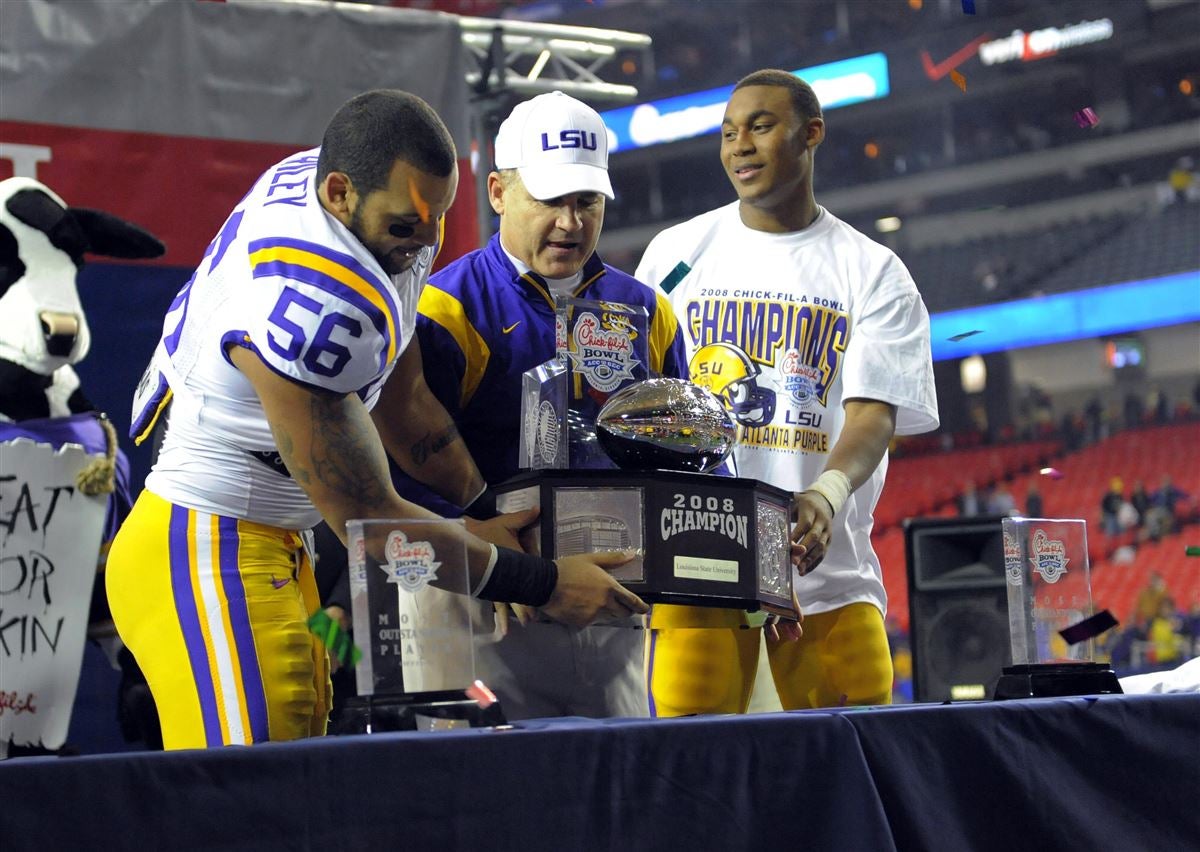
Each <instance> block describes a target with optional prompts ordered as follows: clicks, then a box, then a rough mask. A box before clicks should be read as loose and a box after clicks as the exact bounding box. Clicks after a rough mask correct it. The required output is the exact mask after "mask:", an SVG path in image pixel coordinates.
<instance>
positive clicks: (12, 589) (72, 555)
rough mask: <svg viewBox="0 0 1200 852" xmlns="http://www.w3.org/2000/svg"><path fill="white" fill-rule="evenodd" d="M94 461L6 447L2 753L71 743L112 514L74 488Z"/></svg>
mask: <svg viewBox="0 0 1200 852" xmlns="http://www.w3.org/2000/svg"><path fill="white" fill-rule="evenodd" d="M89 460H90V457H89V456H88V455H87V454H86V453H85V452H84V451H83V449H82V448H81V447H79V446H78V445H73V444H72V445H67V446H64V447H63V448H62V449H61V450H59V451H55V450H54V449H53V448H52V447H50V446H49V445H46V444H35V443H33V442H32V441H29V440H27V439H24V438H19V439H17V440H15V441H10V442H7V443H3V444H0V754H3V753H4V752H6V751H7V745H8V743H10V742H12V743H16V744H17V745H39V744H40V745H42V746H44V747H46V748H58V747H60V746H61V745H62V744H63V743H64V742H65V741H66V738H67V728H68V726H69V725H70V722H71V707H72V705H73V704H74V703H75V690H76V688H77V686H78V684H79V669H80V666H81V665H82V663H83V642H84V638H85V634H86V632H87V618H88V608H89V606H90V604H91V599H92V583H93V582H94V581H95V579H96V560H97V557H98V555H99V553H100V539H101V537H102V535H103V532H104V516H105V511H106V508H107V500H106V498H105V497H87V496H85V495H83V494H81V493H80V492H79V491H78V489H76V487H75V475H76V474H77V473H78V472H79V470H80V469H81V468H83V466H84V465H86V464H87V463H88V461H89Z"/></svg>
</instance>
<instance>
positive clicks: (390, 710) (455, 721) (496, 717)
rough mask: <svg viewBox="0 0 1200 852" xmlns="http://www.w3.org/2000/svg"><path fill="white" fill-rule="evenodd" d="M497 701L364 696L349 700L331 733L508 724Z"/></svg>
mask: <svg viewBox="0 0 1200 852" xmlns="http://www.w3.org/2000/svg"><path fill="white" fill-rule="evenodd" d="M507 723H508V720H507V719H505V718H504V711H503V710H502V709H501V707H500V702H499V701H497V702H495V703H493V704H490V705H488V706H487V707H480V706H479V702H477V701H474V700H473V699H470V698H464V697H463V694H462V692H460V691H456V690H451V691H447V692H426V693H421V694H417V695H363V696H358V697H355V698H350V699H347V701H346V706H345V707H344V708H343V709H342V715H341V718H340V719H339V721H338V725H337V729H336V730H334V731H332V732H331V733H334V734H337V735H339V736H342V735H346V734H375V733H384V732H387V731H436V730H442V729H449V728H491V727H495V726H496V725H505V724H507Z"/></svg>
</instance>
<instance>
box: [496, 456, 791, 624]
mask: <svg viewBox="0 0 1200 852" xmlns="http://www.w3.org/2000/svg"><path fill="white" fill-rule="evenodd" d="M495 491H496V493H497V502H496V505H497V507H498V508H499V509H500V511H502V512H511V511H519V510H522V509H526V508H531V507H533V506H539V507H540V508H541V516H540V518H539V528H538V530H537V534H536V536H535V537H536V539H537V541H536V544H537V546H538V547H540V552H541V554H542V555H544V556H547V557H549V558H551V559H558V558H560V557H563V556H573V555H576V554H580V553H588V552H591V551H604V550H634V551H636V552H638V556H637V557H636V558H635V559H634V560H633V561H632V562H630V563H628V564H626V565H623V566H621V567H620V568H618V569H616V570H614V571H613V572H612V574H613V576H614V577H615V578H616V579H617V580H618V581H620V583H621V584H622V585H624V586H625V587H626V588H628V589H629V590H630V591H632V592H634V593H636V594H637V595H639V596H640V597H641V598H642V599H643V600H645V601H647V602H649V603H668V604H685V605H691V606H708V607H721V608H725V609H741V610H749V611H752V612H753V611H758V610H764V611H766V612H768V613H771V614H773V615H780V616H784V617H787V618H793V619H794V618H796V616H797V613H796V611H795V609H794V608H793V605H792V576H793V570H792V564H791V559H790V553H791V549H790V532H791V528H790V523H789V518H790V512H791V503H792V495H791V494H790V493H789V492H787V491H784V490H783V489H781V488H775V487H774V486H771V485H767V484H765V483H762V482H758V481H757V480H753V479H741V478H735V477H724V476H711V475H707V474H700V473H686V472H680V471H667V470H655V471H628V470H539V471H530V472H529V473H523V474H520V475H518V476H516V477H514V478H513V479H510V480H509V481H508V482H505V483H503V484H502V485H499V486H496V487H495Z"/></svg>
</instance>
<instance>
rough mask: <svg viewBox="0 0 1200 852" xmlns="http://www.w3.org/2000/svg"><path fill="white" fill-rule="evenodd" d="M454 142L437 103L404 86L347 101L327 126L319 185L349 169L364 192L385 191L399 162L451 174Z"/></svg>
mask: <svg viewBox="0 0 1200 852" xmlns="http://www.w3.org/2000/svg"><path fill="white" fill-rule="evenodd" d="M456 157H457V155H456V153H455V150H454V140H453V139H451V138H450V131H449V130H447V129H446V125H445V123H444V122H443V121H442V119H441V118H440V117H439V116H438V114H437V113H436V112H434V111H433V107H431V106H430V105H429V104H427V103H425V101H423V100H421V99H420V98H418V97H417V96H416V95H412V94H409V93H408V92H402V91H400V90H399V89H375V90H373V91H370V92H363V93H362V94H361V95H356V96H354V97H353V98H351V99H350V100H348V101H346V103H344V104H343V105H342V106H341V108H340V109H338V111H337V112H336V113H334V116H333V118H332V119H330V120H329V126H328V127H326V128H325V136H324V138H323V139H322V141H321V155H320V157H319V158H318V160H317V183H321V182H322V181H324V180H325V177H326V175H328V174H329V173H330V172H345V173H346V174H347V175H349V177H350V182H351V183H352V184H353V185H354V187H355V189H357V190H358V192H360V193H361V194H363V195H367V194H369V193H371V192H374V191H375V190H377V189H382V188H383V187H385V186H387V182H388V179H389V177H390V176H391V173H392V166H393V165H395V163H396V161H397V160H403V161H404V162H406V163H408V164H409V165H411V166H415V167H416V168H418V169H420V170H421V171H423V172H427V173H429V174H431V175H434V176H436V177H446V176H447V175H449V174H450V172H451V171H452V170H453V169H454V163H455V160H456Z"/></svg>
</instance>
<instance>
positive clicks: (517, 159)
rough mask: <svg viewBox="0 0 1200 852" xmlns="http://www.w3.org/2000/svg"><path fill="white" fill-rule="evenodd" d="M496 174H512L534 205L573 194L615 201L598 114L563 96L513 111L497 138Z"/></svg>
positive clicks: (540, 97) (558, 94) (552, 94)
mask: <svg viewBox="0 0 1200 852" xmlns="http://www.w3.org/2000/svg"><path fill="white" fill-rule="evenodd" d="M496 168H497V169H516V170H517V173H518V174H520V175H521V181H522V182H523V183H524V184H525V189H526V190H528V191H529V194H530V195H532V196H533V197H534V198H536V199H538V200H539V201H541V200H545V199H547V198H558V197H559V196H563V195H569V194H570V193H572V192H599V193H603V194H604V195H607V196H608V197H609V198H615V197H616V196H614V195H613V190H612V182H611V181H609V179H608V129H607V128H606V127H605V126H604V122H603V120H601V118H600V113H598V112H596V111H595V110H594V109H592V108H591V107H590V106H588V105H587V104H585V103H583V102H582V101H578V100H576V99H575V98H573V97H571V96H570V95H567V94H563V93H562V92H548V93H546V94H544V95H538V96H537V97H536V98H533V99H531V100H528V101H525V102H523V103H519V104H517V105H516V107H515V108H514V109H513V111H512V113H511V114H510V115H509V116H508V118H506V119H504V123H503V124H501V125H500V132H499V133H497V134H496Z"/></svg>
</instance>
